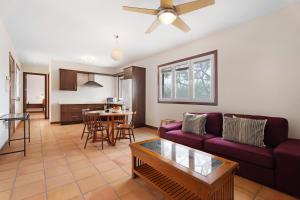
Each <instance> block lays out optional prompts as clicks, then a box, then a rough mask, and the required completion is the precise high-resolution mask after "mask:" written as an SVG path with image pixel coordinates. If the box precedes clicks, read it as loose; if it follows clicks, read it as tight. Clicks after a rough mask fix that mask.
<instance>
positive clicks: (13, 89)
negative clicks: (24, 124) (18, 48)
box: [8, 52, 16, 134]
mask: <svg viewBox="0 0 300 200" xmlns="http://www.w3.org/2000/svg"><path fill="white" fill-rule="evenodd" d="M8 65H9V67H8V70H9V77H10V79H9V113H10V114H14V113H16V96H15V95H16V82H15V81H16V77H15V74H16V60H15V59H14V57H13V55H12V53H11V52H9V55H8ZM12 71H13V72H14V73H13V74H12ZM12 104H13V105H14V106H13V108H12ZM12 109H14V110H13V111H12ZM15 130H16V126H15V121H10V122H9V134H11V133H14V132H15Z"/></svg>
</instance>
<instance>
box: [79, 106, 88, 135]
mask: <svg viewBox="0 0 300 200" xmlns="http://www.w3.org/2000/svg"><path fill="white" fill-rule="evenodd" d="M89 111H90V109H89V108H87V109H82V110H81V113H82V122H83V124H84V127H83V130H82V134H81V139H82V138H83V136H84V134H85V133H88V130H87V129H86V117H85V115H86V113H87V112H89Z"/></svg>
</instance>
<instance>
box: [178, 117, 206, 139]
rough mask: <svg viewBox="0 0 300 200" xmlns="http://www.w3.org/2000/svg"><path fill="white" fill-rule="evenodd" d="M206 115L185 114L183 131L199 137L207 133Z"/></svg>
mask: <svg viewBox="0 0 300 200" xmlns="http://www.w3.org/2000/svg"><path fill="white" fill-rule="evenodd" d="M205 123H206V114H204V115H196V114H191V113H185V114H184V115H183V122H182V131H185V132H192V133H194V134H197V135H204V133H205Z"/></svg>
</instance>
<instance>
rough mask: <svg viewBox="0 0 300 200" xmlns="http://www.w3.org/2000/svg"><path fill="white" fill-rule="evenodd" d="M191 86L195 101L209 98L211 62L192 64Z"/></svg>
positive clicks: (204, 61)
mask: <svg viewBox="0 0 300 200" xmlns="http://www.w3.org/2000/svg"><path fill="white" fill-rule="evenodd" d="M193 86H194V87H193V88H194V98H195V99H209V98H210V97H211V92H212V91H211V60H209V59H208V60H203V61H198V62H194V63H193Z"/></svg>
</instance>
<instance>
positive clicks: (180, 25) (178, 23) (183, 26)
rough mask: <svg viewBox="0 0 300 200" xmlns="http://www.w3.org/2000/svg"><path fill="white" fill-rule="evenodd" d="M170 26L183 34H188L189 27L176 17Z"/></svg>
mask: <svg viewBox="0 0 300 200" xmlns="http://www.w3.org/2000/svg"><path fill="white" fill-rule="evenodd" d="M172 24H173V25H174V26H176V27H177V28H179V29H180V30H182V31H183V32H189V31H190V30H191V29H190V27H189V26H188V25H187V24H186V23H185V22H184V21H183V20H182V19H181V18H180V17H177V18H176V20H175V21H174V22H173V23H172Z"/></svg>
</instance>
